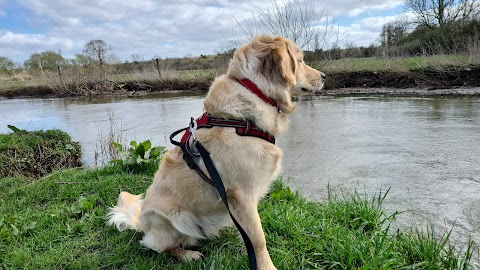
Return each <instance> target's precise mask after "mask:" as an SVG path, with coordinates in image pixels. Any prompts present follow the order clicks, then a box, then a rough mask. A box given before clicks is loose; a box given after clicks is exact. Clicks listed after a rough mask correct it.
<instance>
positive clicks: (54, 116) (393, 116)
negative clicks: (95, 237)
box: [0, 95, 480, 246]
mask: <svg viewBox="0 0 480 270" xmlns="http://www.w3.org/2000/svg"><path fill="white" fill-rule="evenodd" d="M202 99H203V96H197V95H192V96H183V97H171V96H168V97H167V96H161V95H160V96H148V97H136V98H119V97H107V98H77V99H60V98H51V99H0V133H7V132H9V129H8V128H7V125H14V126H16V127H18V128H20V129H27V130H37V129H52V128H58V129H62V130H64V131H66V132H68V133H69V134H71V135H72V137H73V139H74V140H76V141H80V142H81V144H82V146H83V149H84V162H85V163H86V164H90V165H91V164H93V163H95V159H94V152H95V151H98V149H99V146H98V145H99V141H100V137H106V136H107V134H108V131H109V129H110V127H112V126H113V127H114V129H115V130H116V131H117V134H120V135H122V136H123V137H124V141H130V140H137V141H143V140H146V139H150V140H151V141H152V143H153V144H154V145H167V146H168V145H169V143H168V136H169V134H170V133H171V132H173V131H175V130H177V129H180V128H183V127H185V126H186V125H187V123H188V121H189V119H190V116H197V115H199V114H200V112H201V111H202ZM290 119H291V125H290V129H289V131H288V133H287V134H286V135H284V136H282V137H280V138H278V139H277V142H278V145H279V146H280V147H281V148H282V149H284V159H283V176H284V179H286V181H287V182H288V185H290V186H291V187H293V188H294V189H295V190H299V191H300V192H301V193H302V194H303V195H305V196H307V197H308V198H310V199H312V200H322V199H324V198H325V197H326V196H327V187H330V188H331V189H332V190H334V191H337V192H348V191H352V190H355V189H356V190H357V191H358V192H360V193H362V194H369V195H373V194H378V193H379V192H380V191H382V192H385V191H386V190H387V189H389V188H390V191H389V194H388V196H387V197H386V200H385V203H384V207H385V209H386V210H387V211H388V212H389V213H392V212H393V211H404V212H403V213H402V214H400V215H399V216H398V224H399V226H400V227H402V226H404V225H412V224H413V225H415V226H417V227H425V226H426V224H429V223H432V224H434V226H435V228H436V231H437V232H439V233H444V232H447V231H448V230H449V229H451V228H452V226H454V229H453V232H452V239H453V240H455V241H459V245H460V246H461V245H462V244H463V243H465V242H466V240H467V239H469V238H470V237H471V238H472V239H474V240H475V241H476V242H477V243H478V244H480V158H479V157H480V99H479V98H478V97H466V98H463V97H462V98H453V97H450V98H445V97H433V98H432V97H428V98H427V97H426V98H420V97H389V96H350V97H322V96H316V97H301V98H300V100H299V101H298V105H297V110H296V111H295V112H294V113H293V115H292V116H291V118H290ZM97 163H98V161H97Z"/></svg>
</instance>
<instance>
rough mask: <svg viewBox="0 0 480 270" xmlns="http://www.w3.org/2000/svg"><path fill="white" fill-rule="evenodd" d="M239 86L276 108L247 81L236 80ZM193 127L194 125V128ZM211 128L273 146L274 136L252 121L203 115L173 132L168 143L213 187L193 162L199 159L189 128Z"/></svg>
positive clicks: (272, 102) (275, 105) (271, 101)
mask: <svg viewBox="0 0 480 270" xmlns="http://www.w3.org/2000/svg"><path fill="white" fill-rule="evenodd" d="M237 81H238V82H239V83H240V84H242V85H243V86H245V88H247V89H249V90H250V91H251V92H252V93H254V94H255V95H257V96H258V97H259V98H261V99H262V100H263V101H264V102H265V103H267V104H269V105H271V106H274V107H277V108H278V106H277V103H276V102H275V101H274V100H272V99H271V98H269V97H267V96H266V95H265V94H263V92H262V91H261V90H260V89H259V88H258V87H257V86H256V85H255V84H254V83H253V82H252V81H250V80H249V79H243V80H237ZM194 125H196V126H195V127H194ZM212 127H231V128H235V130H236V132H237V135H239V136H251V137H257V138H260V139H263V140H266V141H267V142H270V143H273V144H275V136H273V135H272V134H270V133H268V132H265V131H263V130H261V129H260V128H258V127H257V126H256V125H255V124H254V123H253V122H252V121H250V120H247V121H242V120H236V119H223V118H216V117H213V116H211V115H210V114H208V113H204V114H203V115H202V116H200V117H199V118H197V120H195V121H193V118H192V121H191V126H190V127H188V128H184V129H181V130H178V131H176V132H174V133H173V134H172V135H171V136H170V141H171V142H172V143H173V144H174V145H177V146H179V147H180V148H182V150H183V159H184V160H185V161H186V162H187V164H188V166H189V167H190V168H191V169H194V170H195V171H197V173H198V174H199V175H200V176H201V177H202V178H203V179H204V180H205V181H206V182H208V183H209V184H210V185H212V186H213V183H212V180H211V179H210V178H209V177H208V176H207V175H206V174H205V173H204V172H203V171H202V170H201V169H200V168H199V167H198V165H197V164H196V163H195V161H194V160H193V159H194V158H197V157H200V154H199V153H198V151H197V149H196V148H195V147H194V145H195V143H194V142H195V140H196V138H195V137H194V136H193V134H192V132H191V128H194V129H199V128H212ZM184 130H185V133H184V134H183V136H182V139H181V140H180V142H175V141H174V140H173V137H175V136H176V135H177V134H179V133H180V132H182V131H184Z"/></svg>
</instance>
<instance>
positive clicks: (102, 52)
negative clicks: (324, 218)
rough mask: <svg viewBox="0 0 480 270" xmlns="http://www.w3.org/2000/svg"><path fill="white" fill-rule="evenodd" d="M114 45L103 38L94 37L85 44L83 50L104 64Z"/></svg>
mask: <svg viewBox="0 0 480 270" xmlns="http://www.w3.org/2000/svg"><path fill="white" fill-rule="evenodd" d="M111 50H112V47H111V46H110V45H108V44H107V43H106V42H105V41H103V40H101V39H92V40H90V41H89V42H87V43H86V44H85V46H84V49H83V52H84V53H85V54H86V55H87V56H89V57H91V58H93V59H95V60H96V61H98V63H99V64H100V66H102V65H104V64H105V63H106V62H107V61H108V60H109V57H110V54H111Z"/></svg>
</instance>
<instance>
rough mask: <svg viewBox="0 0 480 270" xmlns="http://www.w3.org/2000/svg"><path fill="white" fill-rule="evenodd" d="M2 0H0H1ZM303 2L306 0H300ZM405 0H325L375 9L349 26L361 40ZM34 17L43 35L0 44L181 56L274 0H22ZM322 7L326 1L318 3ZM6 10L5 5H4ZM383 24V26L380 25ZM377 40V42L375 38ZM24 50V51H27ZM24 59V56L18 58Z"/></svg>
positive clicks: (201, 48)
mask: <svg viewBox="0 0 480 270" xmlns="http://www.w3.org/2000/svg"><path fill="white" fill-rule="evenodd" d="M2 1H3V0H0V3H1V2H2ZM299 1H302V0H299ZM401 2H402V1H401V0H385V1H384V0H360V1H350V0H335V1H329V2H326V4H325V11H326V14H331V16H340V15H342V16H356V15H359V14H372V18H369V19H370V20H365V21H363V20H362V21H358V22H355V24H353V25H351V26H350V27H341V30H345V31H347V30H349V31H351V33H350V34H349V37H351V38H352V39H354V41H356V40H358V42H359V44H361V43H362V42H367V41H366V40H371V39H373V40H374V39H375V38H376V37H375V35H377V36H378V33H376V31H379V30H378V29H381V25H380V24H381V21H382V20H383V19H382V18H383V17H373V16H375V13H376V12H379V11H382V10H387V9H392V8H395V7H397V6H399V5H400V4H401ZM17 3H18V4H19V5H21V6H22V8H23V9H25V10H28V11H29V12H30V13H31V16H30V17H28V18H25V21H26V22H27V23H28V24H30V25H32V26H35V27H34V28H35V29H44V30H43V31H41V32H39V34H37V35H34V34H22V33H13V31H12V30H9V29H8V28H7V29H3V32H1V31H2V29H0V47H2V50H4V49H5V50H6V51H7V53H8V54H9V56H10V55H13V56H12V57H16V58H17V59H21V60H20V61H23V60H25V59H26V58H28V56H29V55H30V54H31V53H34V52H39V51H44V50H55V51H56V50H58V49H60V50H61V51H62V53H63V54H64V56H66V57H73V55H74V54H75V53H80V52H81V51H82V48H83V45H84V44H85V43H86V42H87V41H88V40H90V39H103V40H105V41H106V42H107V43H108V44H110V45H111V46H112V48H113V50H114V52H115V53H116V54H117V56H118V57H120V59H123V60H125V59H129V58H130V55H132V54H140V55H142V56H143V57H144V59H149V58H151V57H152V56H154V55H159V56H161V57H177V56H185V55H187V54H189V53H190V54H192V55H200V54H212V53H214V52H216V51H218V50H219V48H220V43H221V42H222V41H224V40H225V39H228V38H229V37H231V36H232V30H233V29H234V28H236V27H237V22H236V20H242V19H243V18H249V17H250V16H251V15H252V13H255V12H260V11H265V10H267V7H268V6H269V5H270V3H271V2H270V0H254V1H248V0H247V1H245V0H233V1H227V0H163V1H157V0H136V1H131V0H116V1H111V0H82V1H79V0H71V1H65V0H35V1H32V0H17ZM314 5H316V7H317V8H319V9H323V8H324V6H323V5H322V4H319V3H317V2H314ZM0 15H1V10H0ZM378 25H380V28H379V26H378ZM373 40H372V41H373ZM22 51H23V53H22ZM17 61H19V60H17Z"/></svg>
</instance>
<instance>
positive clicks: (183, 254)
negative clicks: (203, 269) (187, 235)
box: [170, 247, 203, 262]
mask: <svg viewBox="0 0 480 270" xmlns="http://www.w3.org/2000/svg"><path fill="white" fill-rule="evenodd" d="M170 251H171V252H172V253H173V255H175V257H177V259H178V260H179V261H182V262H190V261H198V260H200V259H202V258H203V254H202V253H200V252H198V251H195V250H188V249H183V248H180V247H178V248H174V249H171V250H170Z"/></svg>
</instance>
